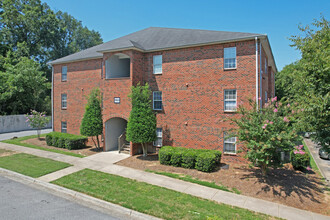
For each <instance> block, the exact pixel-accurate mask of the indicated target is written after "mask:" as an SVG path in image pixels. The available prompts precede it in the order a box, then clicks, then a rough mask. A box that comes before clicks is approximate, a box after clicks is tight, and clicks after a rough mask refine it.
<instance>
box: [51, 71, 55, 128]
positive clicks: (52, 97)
mask: <svg viewBox="0 0 330 220" xmlns="http://www.w3.org/2000/svg"><path fill="white" fill-rule="evenodd" d="M51 101H52V107H51V108H52V131H54V67H53V65H52V91H51Z"/></svg>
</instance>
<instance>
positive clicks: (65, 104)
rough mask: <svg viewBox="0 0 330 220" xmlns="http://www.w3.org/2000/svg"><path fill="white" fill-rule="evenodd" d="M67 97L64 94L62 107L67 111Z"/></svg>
mask: <svg viewBox="0 0 330 220" xmlns="http://www.w3.org/2000/svg"><path fill="white" fill-rule="evenodd" d="M67 104H68V103H67V95H66V94H62V95H61V106H62V109H66V108H67Z"/></svg>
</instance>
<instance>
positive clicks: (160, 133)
mask: <svg viewBox="0 0 330 220" xmlns="http://www.w3.org/2000/svg"><path fill="white" fill-rule="evenodd" d="M154 146H157V147H161V146H163V129H162V128H157V129H156V140H155V141H154Z"/></svg>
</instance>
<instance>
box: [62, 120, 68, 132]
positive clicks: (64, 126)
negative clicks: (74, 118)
mask: <svg viewBox="0 0 330 220" xmlns="http://www.w3.org/2000/svg"><path fill="white" fill-rule="evenodd" d="M61 132H62V133H67V123H66V121H62V122H61Z"/></svg>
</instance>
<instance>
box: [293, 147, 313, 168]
mask: <svg viewBox="0 0 330 220" xmlns="http://www.w3.org/2000/svg"><path fill="white" fill-rule="evenodd" d="M291 164H292V166H293V168H294V169H296V170H304V169H306V167H307V166H309V165H310V157H309V154H308V153H306V152H305V154H299V153H298V154H294V151H291Z"/></svg>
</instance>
